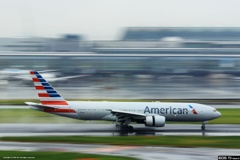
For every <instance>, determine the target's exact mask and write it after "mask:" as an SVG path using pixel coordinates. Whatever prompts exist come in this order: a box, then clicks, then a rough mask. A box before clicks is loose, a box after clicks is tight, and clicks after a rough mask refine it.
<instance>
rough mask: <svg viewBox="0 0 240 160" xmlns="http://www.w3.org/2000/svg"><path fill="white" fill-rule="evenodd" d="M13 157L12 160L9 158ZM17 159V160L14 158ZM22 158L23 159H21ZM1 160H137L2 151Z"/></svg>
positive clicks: (45, 152) (85, 155)
mask: <svg viewBox="0 0 240 160" xmlns="http://www.w3.org/2000/svg"><path fill="white" fill-rule="evenodd" d="M9 157H11V158H9ZM14 157H15V158H14ZM21 157H22V158H21ZM23 157H28V158H23ZM0 159H36V160H46V159H51V160H105V159H107V160H122V159H126V160H136V159H135V158H129V157H121V156H107V155H97V154H83V153H71V152H47V151H39V152H36V151H35V152H27V151H0Z"/></svg>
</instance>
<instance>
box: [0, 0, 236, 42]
mask: <svg viewBox="0 0 240 160" xmlns="http://www.w3.org/2000/svg"><path fill="white" fill-rule="evenodd" d="M239 7H240V1H239V0H0V37H59V36H61V35H63V34H66V33H70V34H79V35H84V37H85V39H86V40H117V39H120V38H121V36H122V35H123V34H124V31H125V28H126V27H168V26H170V27H240V19H239V17H240V9H239Z"/></svg>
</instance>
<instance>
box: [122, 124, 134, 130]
mask: <svg viewBox="0 0 240 160" xmlns="http://www.w3.org/2000/svg"><path fill="white" fill-rule="evenodd" d="M121 130H122V131H125V132H133V126H130V125H121Z"/></svg>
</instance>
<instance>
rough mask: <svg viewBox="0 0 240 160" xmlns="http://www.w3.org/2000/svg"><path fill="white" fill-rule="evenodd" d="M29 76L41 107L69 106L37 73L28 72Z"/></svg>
mask: <svg viewBox="0 0 240 160" xmlns="http://www.w3.org/2000/svg"><path fill="white" fill-rule="evenodd" d="M30 74H31V77H32V81H33V83H34V86H35V88H36V90H37V92H38V97H39V98H40V101H41V103H42V105H48V106H67V107H68V106H69V105H68V103H67V101H66V100H65V99H64V98H63V97H61V96H60V94H58V93H57V91H56V90H55V89H54V88H53V87H52V86H51V85H50V84H49V83H48V82H47V81H46V80H45V79H44V78H43V77H42V76H41V75H40V74H39V73H38V72H37V71H30Z"/></svg>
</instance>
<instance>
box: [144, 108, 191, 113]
mask: <svg viewBox="0 0 240 160" xmlns="http://www.w3.org/2000/svg"><path fill="white" fill-rule="evenodd" d="M146 113H148V114H188V109H187V108H172V107H171V106H170V107H168V108H153V107H148V106H146V107H145V109H144V114H146Z"/></svg>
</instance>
